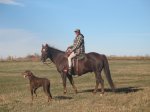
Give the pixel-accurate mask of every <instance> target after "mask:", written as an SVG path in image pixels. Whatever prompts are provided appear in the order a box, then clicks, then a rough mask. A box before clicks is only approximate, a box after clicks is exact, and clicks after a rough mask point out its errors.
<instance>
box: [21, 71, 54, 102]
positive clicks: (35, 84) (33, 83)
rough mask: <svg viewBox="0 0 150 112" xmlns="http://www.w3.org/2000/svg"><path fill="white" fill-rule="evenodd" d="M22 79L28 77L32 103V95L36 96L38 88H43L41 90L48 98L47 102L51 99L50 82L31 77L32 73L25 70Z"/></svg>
mask: <svg viewBox="0 0 150 112" xmlns="http://www.w3.org/2000/svg"><path fill="white" fill-rule="evenodd" d="M23 75H24V77H25V78H26V77H28V79H29V81H30V90H31V96H32V101H33V93H34V94H35V95H36V96H37V94H36V90H37V89H38V88H39V87H42V86H43V90H44V92H45V93H46V95H47V96H48V102H49V101H50V100H51V99H52V95H51V92H50V81H49V80H48V79H46V78H39V77H36V76H34V75H33V73H32V72H31V71H30V70H26V71H25V72H24V73H23Z"/></svg>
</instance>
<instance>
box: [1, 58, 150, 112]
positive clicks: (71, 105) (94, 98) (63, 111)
mask: <svg viewBox="0 0 150 112" xmlns="http://www.w3.org/2000/svg"><path fill="white" fill-rule="evenodd" d="M109 63H110V69H111V74H112V78H113V81H114V83H115V85H116V87H117V91H116V93H113V92H111V90H110V87H109V85H108V83H107V80H106V78H105V75H104V74H102V76H103V77H104V81H105V91H106V92H105V94H104V95H103V96H100V93H99V92H98V93H97V94H96V95H93V93H92V91H93V89H94V86H95V77H94V74H93V73H89V74H86V75H83V76H81V77H77V78H74V80H75V84H76V86H77V88H78V92H79V93H78V94H75V93H74V91H73V89H72V87H71V85H70V84H69V82H67V88H68V92H67V94H66V95H64V94H63V87H62V82H61V77H60V75H59V74H58V73H57V71H56V68H55V66H54V65H52V64H51V65H50V66H46V65H43V64H42V63H40V62H0V112H150V60H110V61H109ZM24 70H32V71H33V73H35V74H36V75H37V76H39V77H46V78H48V79H50V80H51V93H52V95H53V100H52V101H51V102H50V103H47V97H46V96H45V94H44V92H43V90H42V88H41V89H38V90H37V94H38V97H37V98H34V101H33V103H32V102H31V96H30V91H29V83H28V80H27V79H25V78H23V76H22V75H21V73H22V72H23V71H24Z"/></svg>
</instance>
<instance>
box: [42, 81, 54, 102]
mask: <svg viewBox="0 0 150 112" xmlns="http://www.w3.org/2000/svg"><path fill="white" fill-rule="evenodd" d="M43 88H44V90H45V91H44V92H45V94H46V95H47V96H48V102H49V101H50V100H51V99H52V95H51V92H50V84H48V85H46V86H45V87H43Z"/></svg>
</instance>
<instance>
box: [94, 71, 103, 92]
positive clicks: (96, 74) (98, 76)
mask: <svg viewBox="0 0 150 112" xmlns="http://www.w3.org/2000/svg"><path fill="white" fill-rule="evenodd" d="M101 71H102V69H100V70H98V71H97V72H95V78H96V86H95V89H94V91H93V92H94V93H96V92H97V89H98V86H99V83H100V84H101V93H102V94H104V80H103V78H102V76H101Z"/></svg>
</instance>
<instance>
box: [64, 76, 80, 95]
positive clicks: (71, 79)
mask: <svg viewBox="0 0 150 112" xmlns="http://www.w3.org/2000/svg"><path fill="white" fill-rule="evenodd" d="M66 75H67V77H68V79H69V82H70V84H71V85H72V87H73V89H74V91H75V93H76V94H77V93H78V91H77V88H76V86H75V84H74V80H73V78H72V76H71V75H68V74H66Z"/></svg>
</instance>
